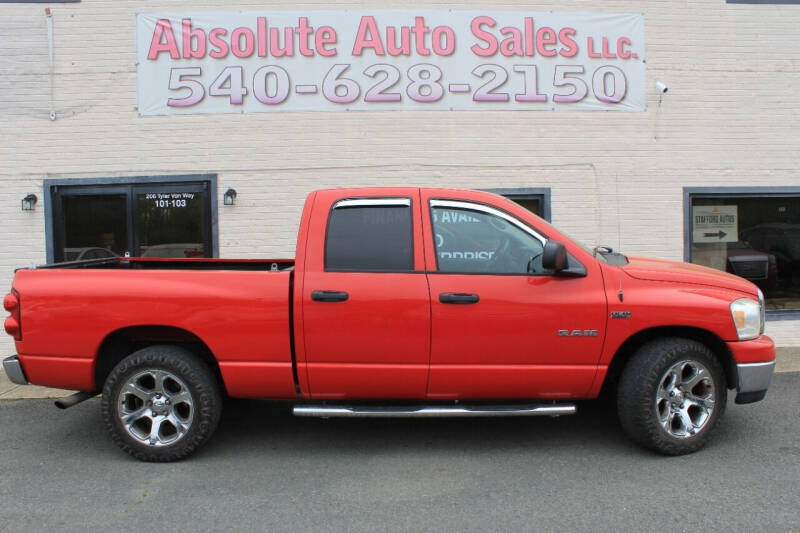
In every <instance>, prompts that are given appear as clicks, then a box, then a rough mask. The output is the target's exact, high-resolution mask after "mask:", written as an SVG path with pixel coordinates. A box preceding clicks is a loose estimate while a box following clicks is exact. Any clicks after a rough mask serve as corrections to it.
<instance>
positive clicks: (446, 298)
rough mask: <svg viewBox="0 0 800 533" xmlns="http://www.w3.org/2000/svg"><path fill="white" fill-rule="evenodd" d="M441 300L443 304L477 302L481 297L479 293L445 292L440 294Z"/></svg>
mask: <svg viewBox="0 0 800 533" xmlns="http://www.w3.org/2000/svg"><path fill="white" fill-rule="evenodd" d="M439 301H440V302H441V303H443V304H476V303H478V302H479V301H480V298H479V297H478V295H477V294H466V293H463V292H443V293H441V294H440V295H439Z"/></svg>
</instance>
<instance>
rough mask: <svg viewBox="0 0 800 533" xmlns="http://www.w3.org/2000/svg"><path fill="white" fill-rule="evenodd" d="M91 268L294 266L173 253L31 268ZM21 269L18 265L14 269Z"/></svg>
mask: <svg viewBox="0 0 800 533" xmlns="http://www.w3.org/2000/svg"><path fill="white" fill-rule="evenodd" d="M60 268H70V269H74V268H91V269H115V268H116V269H139V270H261V271H264V270H267V271H273V272H274V271H281V270H290V269H292V268H294V259H219V258H213V259H212V258H205V257H201V258H194V257H193V258H174V257H107V258H102V259H86V260H83V261H67V262H63V263H49V264H46V265H39V266H37V267H35V269H37V270H38V269H60ZM17 270H21V269H17Z"/></svg>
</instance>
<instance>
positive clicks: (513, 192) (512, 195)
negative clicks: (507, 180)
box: [481, 187, 552, 223]
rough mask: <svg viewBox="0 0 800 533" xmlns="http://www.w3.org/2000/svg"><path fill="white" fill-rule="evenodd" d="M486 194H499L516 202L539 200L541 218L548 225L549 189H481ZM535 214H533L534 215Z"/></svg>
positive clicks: (549, 212)
mask: <svg viewBox="0 0 800 533" xmlns="http://www.w3.org/2000/svg"><path fill="white" fill-rule="evenodd" d="M481 190H483V191H486V192H491V193H494V194H499V195H500V196H504V197H506V198H508V199H509V200H511V201H516V200H539V201H540V202H541V205H542V218H543V219H544V220H546V221H547V222H549V223H552V220H550V214H551V211H550V198H551V193H550V187H511V188H508V187H504V188H500V189H481ZM534 214H535V213H534Z"/></svg>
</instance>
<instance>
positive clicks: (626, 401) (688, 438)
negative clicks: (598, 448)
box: [617, 338, 728, 455]
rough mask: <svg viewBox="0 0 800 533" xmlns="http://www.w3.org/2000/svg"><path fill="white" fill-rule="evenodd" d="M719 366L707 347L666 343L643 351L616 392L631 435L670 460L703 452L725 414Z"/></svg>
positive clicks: (680, 341) (676, 341) (684, 341)
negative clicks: (675, 456)
mask: <svg viewBox="0 0 800 533" xmlns="http://www.w3.org/2000/svg"><path fill="white" fill-rule="evenodd" d="M725 385H726V384H725V374H724V372H723V370H722V367H721V365H720V363H719V361H718V360H717V359H716V357H715V356H714V354H713V353H712V352H711V350H709V349H708V347H706V346H705V345H703V344H701V343H699V342H697V341H693V340H690V339H680V338H665V339H658V340H655V341H652V342H649V343H647V344H645V345H644V346H642V347H641V348H640V349H639V350H638V351H637V352H636V353H635V354H634V356H633V358H632V359H631V360H630V361H629V362H628V364H627V365H626V367H625V369H624V370H623V371H622V375H621V376H620V381H619V385H618V388H617V411H618V413H619V418H620V422H621V424H622V427H623V429H624V430H625V432H626V433H627V435H628V436H629V437H630V438H631V439H632V440H634V441H636V442H637V443H639V444H641V445H642V446H644V447H646V448H649V449H651V450H655V451H658V452H661V453H664V454H667V455H682V454H686V453H691V452H694V451H696V450H698V449H700V448H701V447H702V446H704V445H705V444H706V442H707V441H708V438H709V435H710V434H711V432H712V431H713V429H714V427H715V426H716V425H717V423H718V422H719V420H720V418H721V417H722V414H723V412H724V411H725V403H726V401H727V397H728V396H727V394H728V393H727V389H726V386H725Z"/></svg>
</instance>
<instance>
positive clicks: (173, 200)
mask: <svg viewBox="0 0 800 533" xmlns="http://www.w3.org/2000/svg"><path fill="white" fill-rule="evenodd" d="M51 195H52V196H51V197H52V205H53V240H54V243H53V244H54V246H53V252H54V253H53V257H54V260H55V261H56V262H63V261H80V260H85V259H100V258H105V257H121V256H124V255H125V253H126V252H128V253H130V255H131V256H132V257H138V256H141V257H170V258H185V257H212V255H213V250H212V246H211V205H210V198H209V191H208V184H207V183H205V182H198V183H191V182H189V183H155V184H147V183H141V184H129V185H92V186H59V187H53V188H52V189H51Z"/></svg>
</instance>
